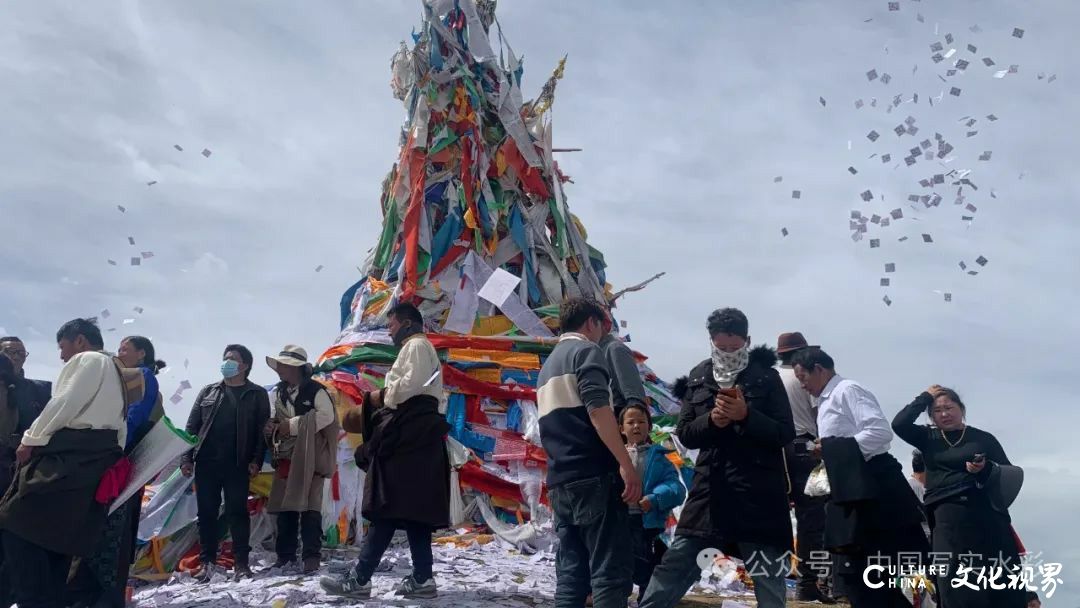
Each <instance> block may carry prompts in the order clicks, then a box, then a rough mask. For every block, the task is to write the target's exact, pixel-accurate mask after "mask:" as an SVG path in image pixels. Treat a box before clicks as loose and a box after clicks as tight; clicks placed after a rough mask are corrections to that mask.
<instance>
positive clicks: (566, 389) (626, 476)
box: [537, 298, 641, 608]
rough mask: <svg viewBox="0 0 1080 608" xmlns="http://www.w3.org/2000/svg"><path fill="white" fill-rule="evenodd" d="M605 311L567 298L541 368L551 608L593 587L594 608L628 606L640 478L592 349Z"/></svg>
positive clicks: (580, 599)
mask: <svg viewBox="0 0 1080 608" xmlns="http://www.w3.org/2000/svg"><path fill="white" fill-rule="evenodd" d="M605 318H606V313H605V311H604V309H603V308H602V307H601V306H600V305H599V304H597V303H596V302H593V301H591V300H585V299H580V298H575V299H570V300H567V301H566V302H564V303H563V305H562V309H561V311H560V313H559V322H560V326H561V327H562V331H563V333H562V336H561V337H560V338H559V344H558V345H557V346H556V347H555V350H553V351H552V352H551V355H549V356H548V358H547V360H546V361H545V362H544V366H543V369H541V370H540V379H539V381H538V382H537V386H538V389H537V402H538V403H537V405H538V408H539V410H540V443H541V444H543V446H544V451H545V452H547V485H548V497H549V499H550V500H551V509H552V511H553V512H554V514H555V531H556V534H558V537H559V552H558V555H557V558H556V566H555V569H556V586H555V607H556V608H580V607H581V606H583V605H584V604H585V597H586V595H588V593H589V588H590V585H591V588H592V593H593V606H594V607H595V608H616V607H618V608H625V606H626V602H627V597H628V596H629V595H630V590H631V589H632V587H633V583H632V582H631V576H632V574H633V549H632V547H631V546H630V534H629V524H628V519H629V513H628V511H627V505H628V504H636V503H637V501H638V500H640V499H641V479H640V478H639V476H638V474H637V471H636V470H635V469H634V465H633V463H632V462H631V461H630V456H629V454H628V453H627V451H626V448H625V447H624V445H623V441H622V437H621V436H620V435H619V428H618V424H617V423H616V422H615V414H614V412H613V410H612V407H611V406H612V404H611V401H612V399H611V391H610V389H609V374H608V367H607V361H606V360H605V358H604V355H603V353H602V352H601V350H600V348H599V347H598V346H597V342H599V340H600V338H602V337H603V335H604V320H605Z"/></svg>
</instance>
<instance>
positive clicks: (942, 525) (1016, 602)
mask: <svg viewBox="0 0 1080 608" xmlns="http://www.w3.org/2000/svg"><path fill="white" fill-rule="evenodd" d="M930 519H931V536H932V545H933V549H932V551H933V555H931V558H932V559H933V558H938V561H941V560H943V558H944V556H945V555H948V556H949V557H948V563H949V568H948V571H947V573H945V574H944V575H939V576H938V577H937V590H938V597H939V599H940V603H939V607H940V608H1024V607H1025V606H1026V605H1027V600H1026V599H1025V591H1024V589H1022V588H1021V589H1009V588H1006V589H1002V590H994V589H991V588H989V585H987V584H986V583H985V582H984V581H981V580H979V572H980V569H982V568H986V580H990V579H992V570H993V569H995V568H1003V570H1002V572H1001V574H1000V576H999V577H998V579H997V581H996V583H998V584H1001V583H1004V584H1006V586H1008V583H1009V574H1010V569H1015V568H1020V553H1019V549H1018V547H1017V545H1016V539H1015V538H1014V537H1013V533H1012V527H1011V526H1010V523H1009V518H1008V517H1007V516H1006V515H1003V514H1001V513H998V512H997V511H995V510H994V509H993V508H991V506H990V504H989V502H987V501H986V500H983V497H982V495H981V494H979V493H978V492H977V491H972V492H969V493H967V494H963V495H961V496H957V497H955V498H952V499H950V500H948V501H946V502H944V503H940V504H937V505H934V506H933V507H932V508H931V511H930ZM939 556H941V557H939ZM961 563H963V564H965V565H966V566H969V567H970V568H971V571H970V572H969V573H968V574H967V575H966V579H967V580H968V581H969V582H970V583H971V584H972V585H975V586H976V587H978V589H972V588H970V587H969V586H966V585H960V586H958V587H956V588H954V586H953V581H954V580H956V579H958V574H960V572H959V567H960V565H961ZM959 578H960V579H963V578H965V577H964V576H960V577H959Z"/></svg>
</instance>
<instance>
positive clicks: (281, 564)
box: [270, 557, 296, 570]
mask: <svg viewBox="0 0 1080 608" xmlns="http://www.w3.org/2000/svg"><path fill="white" fill-rule="evenodd" d="M295 563H296V558H295V557H278V558H277V561H276V562H274V565H273V566H270V570H281V569H282V568H288V567H289V566H291V565H292V564H295Z"/></svg>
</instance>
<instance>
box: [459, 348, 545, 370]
mask: <svg viewBox="0 0 1080 608" xmlns="http://www.w3.org/2000/svg"><path fill="white" fill-rule="evenodd" d="M450 360H451V361H464V362H470V363H478V362H483V361H490V362H492V363H497V364H499V365H501V366H503V367H510V368H514V369H522V370H535V369H540V356H539V355H534V354H532V353H516V352H512V351H503V350H478V349H471V348H470V349H463V348H451V349H450Z"/></svg>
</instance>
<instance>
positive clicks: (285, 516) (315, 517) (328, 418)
mask: <svg viewBox="0 0 1080 608" xmlns="http://www.w3.org/2000/svg"><path fill="white" fill-rule="evenodd" d="M266 363H267V365H269V366H270V367H271V368H272V369H273V370H274V371H276V372H277V374H278V377H279V378H281V382H279V383H278V384H277V386H276V387H274V390H273V391H272V393H271V395H270V403H271V404H272V407H273V412H272V415H271V418H270V421H269V422H267V424H266V442H267V444H268V445H269V446H270V449H271V463H272V464H273V467H274V480H273V484H272V485H271V487H270V500H269V502H268V503H267V505H266V508H267V511H268V512H270V513H276V514H277V539H276V543H275V544H276V546H275V549H276V551H277V562H276V563H275V564H274V566H273V567H274V568H284V567H286V566H288V565H290V564H292V563H295V562H296V550H297V542H296V537H297V533H299V535H300V537H301V538H302V539H303V553H302V555H303V559H304V563H303V571H304V574H311V573H313V572H315V571H316V570H318V569H319V562H320V559H319V558H320V553H321V551H322V535H323V529H322V497H323V485H324V484H325V483H326V480H327V479H329V478H330V477H333V475H334V468H335V467H336V464H337V458H336V456H337V436H338V430H339V427H338V423H337V412H336V411H335V410H334V402H333V401H332V400H331V398H330V393H329V392H328V391H327V390H326V387H324V386H323V385H322V384H320V383H319V382H317V381H315V380H314V379H313V378H312V374H313V371H314V370H313V367H312V365H311V363H309V362H308V358H307V351H305V350H304V349H303V348H300V347H299V346H296V345H293V344H288V345H286V346H285V347H284V348H282V349H281V352H280V353H278V354H277V356H268V357H266Z"/></svg>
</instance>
